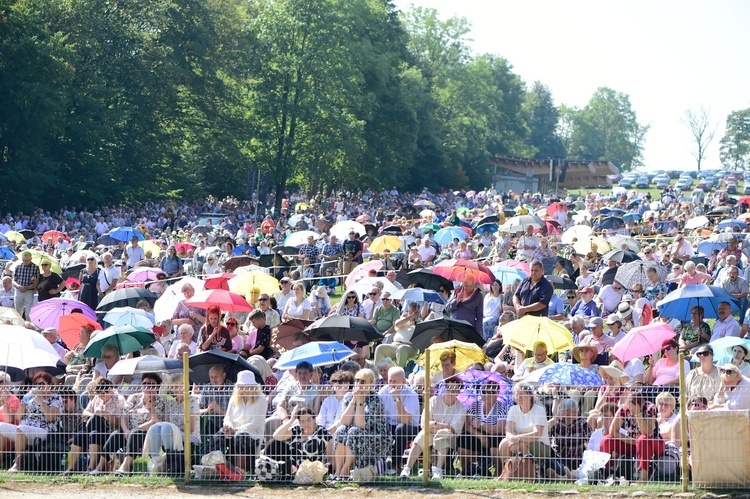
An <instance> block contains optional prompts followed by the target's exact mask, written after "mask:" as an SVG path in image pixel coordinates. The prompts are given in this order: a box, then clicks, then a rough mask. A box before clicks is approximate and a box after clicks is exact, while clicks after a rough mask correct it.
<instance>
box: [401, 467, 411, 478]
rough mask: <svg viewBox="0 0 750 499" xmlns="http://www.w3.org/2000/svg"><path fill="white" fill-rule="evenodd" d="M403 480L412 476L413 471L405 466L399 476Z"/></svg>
mask: <svg viewBox="0 0 750 499" xmlns="http://www.w3.org/2000/svg"><path fill="white" fill-rule="evenodd" d="M399 476H400V477H401V478H404V479H407V478H409V477H410V476H411V470H410V469H409V468H407V467H406V466H404V468H403V469H402V470H401V474H400V475H399Z"/></svg>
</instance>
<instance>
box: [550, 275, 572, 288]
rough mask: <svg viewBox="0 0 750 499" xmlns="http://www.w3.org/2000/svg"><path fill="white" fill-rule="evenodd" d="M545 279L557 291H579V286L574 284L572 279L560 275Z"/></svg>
mask: <svg viewBox="0 0 750 499" xmlns="http://www.w3.org/2000/svg"><path fill="white" fill-rule="evenodd" d="M544 277H545V279H547V280H548V281H549V282H550V284H552V287H554V288H555V289H578V285H577V284H576V283H575V282H573V280H572V279H568V278H567V277H561V276H559V275H546V276H544Z"/></svg>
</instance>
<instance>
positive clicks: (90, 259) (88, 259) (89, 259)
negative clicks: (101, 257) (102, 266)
mask: <svg viewBox="0 0 750 499" xmlns="http://www.w3.org/2000/svg"><path fill="white" fill-rule="evenodd" d="M86 261H88V262H95V261H96V258H87V259H86Z"/></svg>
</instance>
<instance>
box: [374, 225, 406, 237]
mask: <svg viewBox="0 0 750 499" xmlns="http://www.w3.org/2000/svg"><path fill="white" fill-rule="evenodd" d="M403 233H404V231H403V230H402V229H401V227H400V226H398V225H389V226H387V227H383V228H382V229H380V232H379V234H390V235H392V236H400V235H402V234H403Z"/></svg>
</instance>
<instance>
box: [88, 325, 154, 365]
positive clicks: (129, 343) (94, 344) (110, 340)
mask: <svg viewBox="0 0 750 499" xmlns="http://www.w3.org/2000/svg"><path fill="white" fill-rule="evenodd" d="M154 341H156V336H155V335H154V333H153V332H151V331H149V330H148V329H146V328H142V327H138V326H131V325H127V326H113V327H108V328H107V329H105V330H104V331H101V332H99V333H98V334H97V335H96V336H95V337H94V338H93V339H92V340H91V341H89V344H88V346H87V347H86V350H84V351H83V355H84V357H93V358H97V359H100V358H102V347H103V346H104V345H117V348H118V349H119V350H120V355H125V354H126V353H130V352H135V351H136V350H141V349H143V348H145V347H147V346H149V345H151V344H152V343H153V342H154Z"/></svg>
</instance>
